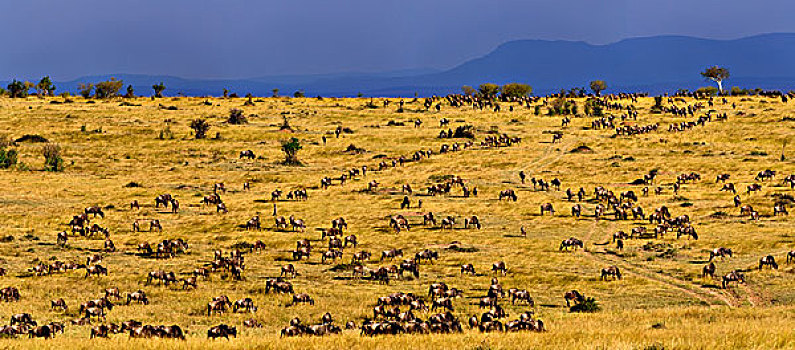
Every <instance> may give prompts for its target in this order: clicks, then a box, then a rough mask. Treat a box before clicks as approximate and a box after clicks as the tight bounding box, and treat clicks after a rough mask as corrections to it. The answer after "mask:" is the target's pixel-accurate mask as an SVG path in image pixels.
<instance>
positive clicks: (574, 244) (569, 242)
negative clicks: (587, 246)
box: [558, 237, 584, 251]
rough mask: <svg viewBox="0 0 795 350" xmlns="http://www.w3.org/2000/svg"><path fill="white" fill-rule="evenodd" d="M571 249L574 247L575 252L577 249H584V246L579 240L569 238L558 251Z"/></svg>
mask: <svg viewBox="0 0 795 350" xmlns="http://www.w3.org/2000/svg"><path fill="white" fill-rule="evenodd" d="M569 247H574V250H575V251H576V250H577V247H580V248H583V247H584V244H583V242H582V241H581V240H579V239H577V238H574V237H569V238H567V239H564V240H563V241H561V242H560V247H558V250H561V251H562V250H564V249H565V250H569Z"/></svg>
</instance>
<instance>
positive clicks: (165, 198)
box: [155, 194, 171, 208]
mask: <svg viewBox="0 0 795 350" xmlns="http://www.w3.org/2000/svg"><path fill="white" fill-rule="evenodd" d="M170 202H171V195H170V194H161V195H158V196H157V197H155V208H159V207H160V206H161V205H162V206H163V207H165V208H168V204H169V203H170Z"/></svg>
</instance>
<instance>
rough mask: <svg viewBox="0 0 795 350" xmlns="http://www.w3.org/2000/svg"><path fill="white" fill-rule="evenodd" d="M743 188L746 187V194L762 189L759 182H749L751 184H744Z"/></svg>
mask: <svg viewBox="0 0 795 350" xmlns="http://www.w3.org/2000/svg"><path fill="white" fill-rule="evenodd" d="M745 189H746V193H747V194H751V192H756V191H761V190H762V185H760V184H751V185H748V186H746V188H745Z"/></svg>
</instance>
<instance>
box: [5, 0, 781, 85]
mask: <svg viewBox="0 0 795 350" xmlns="http://www.w3.org/2000/svg"><path fill="white" fill-rule="evenodd" d="M792 13H795V2H792V1H727V0H722V1H718V0H706V1H697V2H694V1H690V0H687V1H680V0H669V1H644V0H634V1H619V0H606V1H596V0H569V1H498V0H494V1H470V0H441V1H428V0H418V1H414V0H412V1H408V0H402V1H373V0H366V1H360V0H340V1H334V0H292V1H235V0H227V1H197V0H192V1H187V0H185V1H183V0H175V1H166V0H134V1H110V0H104V1H93V0H74V1H57V0H53V1H37V0H26V1H7V0H0V23H2V25H3V30H2V31H0V44H1V46H0V47H2V51H0V52H2V54H0V80H3V79H7V78H11V77H25V78H34V77H39V76H41V75H44V74H50V75H52V76H53V77H54V78H56V79H59V80H64V79H71V78H75V77H77V76H81V75H90V74H105V73H143V74H170V75H176V76H183V77H197V78H211V77H218V78H237V77H254V76H262V75H279V74H307V73H330V72H351V71H361V72H368V71H385V70H394V69H404V68H419V67H427V68H449V67H451V66H454V65H456V64H457V63H460V62H463V61H464V60H466V59H470V58H473V57H477V56H480V55H483V54H485V53H487V52H488V51H490V50H491V49H493V48H494V47H496V46H497V45H499V44H500V43H503V42H505V41H508V40H515V39H565V40H581V41H587V42H590V43H597V44H599V43H608V42H613V41H617V40H621V39H623V38H628V37H637V36H653V35H662V34H681V35H690V36H699V37H707V38H727V39H728V38H737V37H742V36H748V35H753V34H759V33H769V32H795V21H793V20H792V19H791V14H792Z"/></svg>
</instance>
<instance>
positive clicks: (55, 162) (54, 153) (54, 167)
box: [41, 143, 63, 171]
mask: <svg viewBox="0 0 795 350" xmlns="http://www.w3.org/2000/svg"><path fill="white" fill-rule="evenodd" d="M41 154H42V155H43V156H44V170H45V171H62V170H63V158H61V146H58V145H57V144H54V143H48V144H46V145H44V146H43V147H42V148H41Z"/></svg>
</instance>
